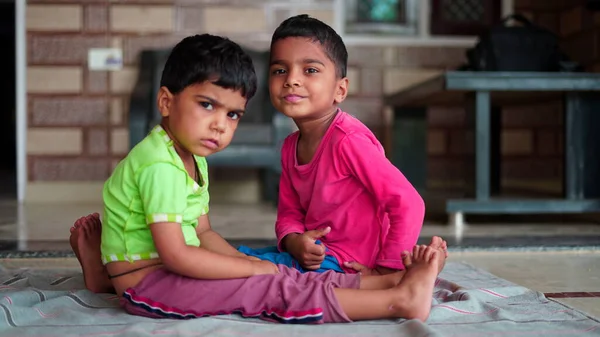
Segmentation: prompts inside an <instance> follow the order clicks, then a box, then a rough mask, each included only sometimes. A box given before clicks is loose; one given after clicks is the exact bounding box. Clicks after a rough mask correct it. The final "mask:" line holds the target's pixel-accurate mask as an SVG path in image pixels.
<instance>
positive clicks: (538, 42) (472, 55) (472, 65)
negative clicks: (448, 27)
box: [467, 14, 572, 72]
mask: <svg viewBox="0 0 600 337" xmlns="http://www.w3.org/2000/svg"><path fill="white" fill-rule="evenodd" d="M511 19H512V20H515V21H518V22H520V23H522V26H507V25H506V23H507V22H508V21H509V20H511ZM467 60H468V63H469V64H468V68H469V70H475V71H542V72H544V71H559V70H562V68H563V66H562V65H561V61H563V60H566V57H565V56H564V55H563V54H562V53H561V51H560V47H559V45H558V38H557V37H556V35H554V34H553V33H552V32H550V31H549V30H547V29H545V28H542V27H539V26H536V25H534V24H532V23H531V22H530V21H529V20H527V18H525V17H524V16H522V15H519V14H513V15H510V16H508V17H506V18H504V19H503V20H502V22H501V23H500V24H499V25H496V26H494V27H492V28H491V29H490V30H489V31H487V32H485V33H484V34H482V35H481V36H479V42H478V43H477V44H476V45H475V47H474V48H471V49H469V50H467ZM565 66H566V67H569V66H568V65H565ZM571 70H572V69H571Z"/></svg>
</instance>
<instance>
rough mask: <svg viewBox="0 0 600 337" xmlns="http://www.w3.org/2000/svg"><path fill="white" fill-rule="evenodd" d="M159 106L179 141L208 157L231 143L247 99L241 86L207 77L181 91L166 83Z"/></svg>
mask: <svg viewBox="0 0 600 337" xmlns="http://www.w3.org/2000/svg"><path fill="white" fill-rule="evenodd" d="M158 106H159V109H160V113H161V115H162V117H163V118H166V120H165V122H166V123H167V126H168V129H169V130H167V131H168V132H169V133H170V136H171V137H172V138H173V140H174V141H175V142H176V143H177V145H178V146H179V147H182V148H183V149H184V150H186V151H189V152H191V153H193V154H195V155H197V156H202V157H206V156H209V155H211V154H213V153H216V152H219V151H221V150H223V149H224V148H226V147H227V146H228V145H229V143H230V142H231V138H233V133H234V132H235V129H236V128H237V126H238V122H239V119H240V117H242V115H243V114H244V109H245V108H246V99H245V98H244V97H243V96H242V94H241V91H239V90H232V89H224V88H222V87H220V86H217V85H215V84H213V83H211V82H209V81H205V82H203V83H200V84H193V85H190V86H188V87H187V88H185V89H184V90H183V91H182V92H180V93H179V94H177V95H173V94H172V93H171V92H169V90H168V89H167V88H165V87H162V88H161V89H160V92H159V94H158Z"/></svg>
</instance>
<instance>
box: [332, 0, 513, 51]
mask: <svg viewBox="0 0 600 337" xmlns="http://www.w3.org/2000/svg"><path fill="white" fill-rule="evenodd" d="M417 1H418V2H419V5H418V6H417V7H418V10H417V13H418V15H417V18H418V21H417V32H416V34H414V35H410V36H407V35H401V36H399V35H393V34H387V35H380V34H372V33H370V34H369V33H361V34H358V33H352V32H348V31H347V29H346V10H347V7H346V6H347V4H348V3H347V0H333V14H334V17H333V20H334V25H333V28H334V29H335V30H336V31H337V32H338V34H340V36H341V37H342V38H343V39H344V42H345V43H346V45H349V46H352V45H361V46H364V45H373V46H377V45H386V46H389V45H392V46H394V45H414V46H459V47H469V46H472V45H473V44H474V43H475V42H476V41H477V36H446V35H432V34H431V6H430V1H429V0H427V1H426V0H417ZM501 1H502V2H501V16H502V17H505V16H507V15H509V14H512V12H513V9H514V0H501Z"/></svg>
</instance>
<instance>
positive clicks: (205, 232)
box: [196, 214, 247, 257]
mask: <svg viewBox="0 0 600 337" xmlns="http://www.w3.org/2000/svg"><path fill="white" fill-rule="evenodd" d="M196 235H198V239H199V240H200V244H201V245H202V247H203V248H204V249H207V250H210V251H211V252H214V253H219V254H223V255H229V256H235V257H247V255H246V254H244V253H241V252H239V251H238V250H237V249H235V248H233V247H232V246H231V245H230V244H229V242H227V241H225V239H223V237H222V236H221V235H219V233H217V232H215V231H214V230H213V229H212V227H211V226H210V220H209V219H208V214H205V215H202V216H201V217H199V218H198V226H196Z"/></svg>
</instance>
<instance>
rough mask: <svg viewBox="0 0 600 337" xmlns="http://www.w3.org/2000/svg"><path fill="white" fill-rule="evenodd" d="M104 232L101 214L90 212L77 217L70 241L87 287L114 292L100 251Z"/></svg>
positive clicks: (95, 291) (99, 291)
mask: <svg viewBox="0 0 600 337" xmlns="http://www.w3.org/2000/svg"><path fill="white" fill-rule="evenodd" d="M101 233H102V228H101V223H100V216H99V215H98V213H94V214H90V215H88V216H86V217H82V218H79V219H77V221H76V222H75V224H74V225H73V227H71V236H70V238H69V241H70V243H71V248H72V249H73V252H75V256H77V260H79V263H80V264H81V269H82V270H83V279H84V282H85V287H86V288H87V289H88V290H90V291H92V292H94V293H114V292H115V289H114V288H113V286H112V283H111V282H110V280H109V279H108V273H107V271H106V268H105V267H104V265H103V264H102V258H101V253H100V235H101Z"/></svg>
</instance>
